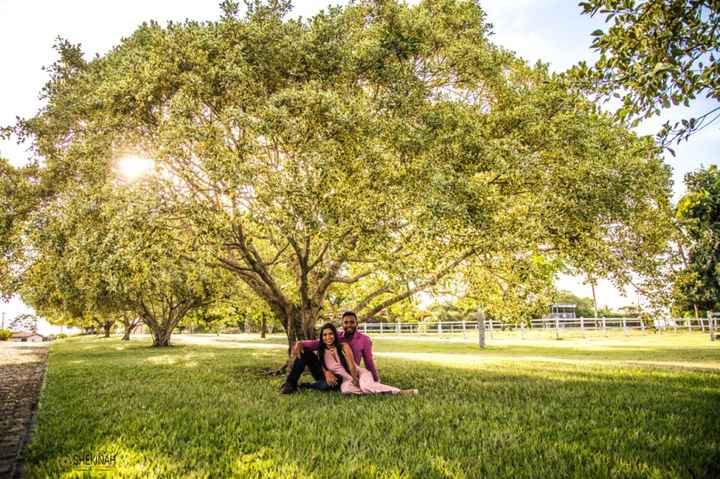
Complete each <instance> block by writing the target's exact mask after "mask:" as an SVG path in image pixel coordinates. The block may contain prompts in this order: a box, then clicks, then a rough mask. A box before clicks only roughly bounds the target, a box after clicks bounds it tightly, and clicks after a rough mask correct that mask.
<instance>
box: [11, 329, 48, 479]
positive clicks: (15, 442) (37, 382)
mask: <svg viewBox="0 0 720 479" xmlns="http://www.w3.org/2000/svg"><path fill="white" fill-rule="evenodd" d="M48 346H49V343H17V342H10V341H0V478H12V479H20V478H22V477H23V465H22V463H21V462H20V453H21V451H22V449H23V447H24V446H25V445H26V444H27V443H28V441H29V438H30V432H31V430H32V427H33V424H34V416H35V411H36V409H37V403H38V398H39V396H40V389H41V387H42V383H43V377H44V375H45V369H46V367H47V352H48Z"/></svg>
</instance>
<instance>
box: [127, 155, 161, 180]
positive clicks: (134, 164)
mask: <svg viewBox="0 0 720 479" xmlns="http://www.w3.org/2000/svg"><path fill="white" fill-rule="evenodd" d="M154 166H155V162H154V161H153V160H151V159H149V158H143V157H141V156H137V155H128V156H124V157H123V158H121V159H120V161H119V162H118V169H119V171H120V174H122V175H123V176H124V177H125V178H127V179H129V180H133V179H136V178H139V177H140V176H143V175H146V174H147V173H149V172H150V171H151V170H152V169H153V168H154Z"/></svg>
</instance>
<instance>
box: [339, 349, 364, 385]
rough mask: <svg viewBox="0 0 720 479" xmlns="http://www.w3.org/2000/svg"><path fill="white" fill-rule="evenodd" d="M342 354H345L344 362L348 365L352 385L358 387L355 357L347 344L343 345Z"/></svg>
mask: <svg viewBox="0 0 720 479" xmlns="http://www.w3.org/2000/svg"><path fill="white" fill-rule="evenodd" d="M343 352H344V354H345V362H347V363H348V367H349V368H350V375H351V376H352V378H353V384H355V386H359V385H360V373H359V372H358V369H357V366H355V357H354V356H353V353H352V349H350V345H349V344H347V343H343Z"/></svg>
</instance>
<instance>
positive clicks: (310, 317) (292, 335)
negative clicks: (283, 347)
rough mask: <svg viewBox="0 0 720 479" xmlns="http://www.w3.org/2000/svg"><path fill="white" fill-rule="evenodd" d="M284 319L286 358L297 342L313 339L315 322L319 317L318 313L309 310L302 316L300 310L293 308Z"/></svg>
mask: <svg viewBox="0 0 720 479" xmlns="http://www.w3.org/2000/svg"><path fill="white" fill-rule="evenodd" d="M286 317H287V321H285V322H284V325H285V332H286V333H287V338H288V356H290V351H291V350H292V347H293V345H294V344H295V343H296V342H297V341H301V340H304V339H315V322H316V321H317V319H318V317H319V311H315V310H310V311H306V312H305V314H303V312H302V311H301V310H300V308H297V307H295V306H293V307H292V308H291V309H290V311H289V312H287V313H286Z"/></svg>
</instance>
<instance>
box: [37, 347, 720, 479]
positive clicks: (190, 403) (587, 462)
mask: <svg viewBox="0 0 720 479" xmlns="http://www.w3.org/2000/svg"><path fill="white" fill-rule="evenodd" d="M223 339H225V338H223ZM263 343H264V344H263ZM282 343H283V341H282V339H281V338H271V339H269V340H265V341H258V340H246V341H242V342H241V343H238V342H237V341H227V342H224V343H222V346H209V345H208V346H198V345H182V346H173V347H171V348H166V349H153V348H150V347H148V345H149V340H148V341H135V340H134V341H132V342H130V343H127V342H126V343H123V342H121V341H120V340H118V339H93V338H72V339H68V340H63V341H60V342H57V343H55V344H53V346H52V349H51V352H50V363H49V369H48V372H47V378H46V385H45V389H44V391H43V394H42V398H41V404H40V410H39V414H38V427H37V429H36V431H35V434H34V436H33V441H32V443H31V445H30V448H29V450H28V457H27V459H28V462H29V471H28V472H29V474H28V476H29V477H102V476H103V475H104V474H105V475H108V476H109V477H138V478H140V477H142V478H145V477H149V478H152V477H197V478H200V477H212V478H216V477H258V478H259V477H263V478H264V477H328V478H329V477H333V478H338V477H353V478H355V477H398V478H399V477H420V478H433V477H437V478H445V477H467V478H472V477H492V478H495V477H508V478H510V477H512V478H519V477H528V478H530V477H532V478H534V477H563V478H564V477H623V478H625V477H713V476H715V477H718V475H719V474H720V463H719V462H718V460H719V459H720V434H718V433H719V432H720V344H718V343H710V342H709V340H708V338H707V336H706V335H700V334H694V335H687V334H686V335H664V336H657V337H655V336H648V337H642V338H637V337H634V338H631V339H629V340H623V339H610V340H591V341H579V340H578V341H573V340H570V341H529V342H527V343H523V342H521V341H509V342H507V343H502V342H500V341H498V342H496V343H493V344H492V345H491V346H490V347H489V348H488V349H487V350H485V351H482V352H481V351H479V350H478V349H477V348H476V347H475V346H474V345H473V344H471V343H462V342H457V341H456V342H452V343H449V342H440V341H437V340H432V339H424V340H423V339H420V340H415V341H408V340H405V339H397V338H375V339H374V344H375V349H376V351H377V353H378V358H377V362H378V365H379V368H380V373H381V376H382V379H383V382H386V383H388V384H392V385H396V386H399V387H418V388H419V389H420V390H421V394H420V396H417V397H392V396H382V397H342V396H340V395H339V394H335V393H317V392H303V393H300V394H295V395H291V396H280V395H279V394H278V393H277V388H278V386H279V383H280V382H281V379H279V378H276V377H267V376H263V375H261V374H259V373H258V371H259V369H260V368H263V367H268V366H276V365H278V364H280V362H281V361H282V360H283V354H284V351H283V349H282V347H281V346H282ZM272 344H275V345H276V346H277V347H276V348H268V347H267V346H268V345H272ZM238 346H241V347H238ZM84 455H90V456H95V457H97V456H99V455H101V456H114V460H113V461H112V463H111V464H110V466H109V468H106V469H103V468H102V467H100V465H98V464H95V465H92V464H88V463H87V462H90V463H92V462H96V463H97V462H102V461H98V460H94V461H93V460H92V459H91V460H90V461H86V462H85V463H83V461H82V456H84Z"/></svg>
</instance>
